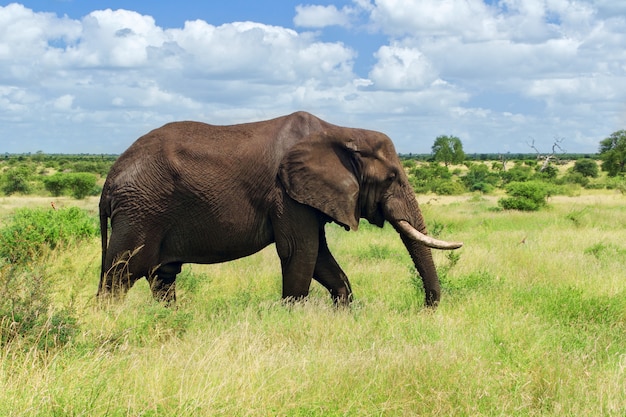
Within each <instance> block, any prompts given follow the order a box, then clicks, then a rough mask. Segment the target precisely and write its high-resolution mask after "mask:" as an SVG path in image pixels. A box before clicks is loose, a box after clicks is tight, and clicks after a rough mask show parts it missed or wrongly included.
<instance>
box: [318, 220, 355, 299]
mask: <svg viewBox="0 0 626 417" xmlns="http://www.w3.org/2000/svg"><path fill="white" fill-rule="evenodd" d="M313 277H314V278H315V280H316V281H318V282H319V283H320V284H322V285H323V286H324V287H326V289H327V290H328V291H329V292H330V295H331V297H332V299H333V301H334V303H335V305H338V306H348V305H350V303H351V302H352V288H351V286H350V281H349V280H348V276H347V275H346V274H345V272H343V270H342V269H341V267H340V266H339V264H338V263H337V261H336V260H335V258H334V257H333V255H332V254H331V253H330V249H328V244H327V242H326V233H325V231H324V228H323V227H322V228H320V232H319V251H318V255H317V261H316V263H315V270H314V272H313Z"/></svg>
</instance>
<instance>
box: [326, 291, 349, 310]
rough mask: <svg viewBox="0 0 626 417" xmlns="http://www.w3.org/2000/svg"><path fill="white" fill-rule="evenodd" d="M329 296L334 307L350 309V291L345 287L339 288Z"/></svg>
mask: <svg viewBox="0 0 626 417" xmlns="http://www.w3.org/2000/svg"><path fill="white" fill-rule="evenodd" d="M330 295H331V297H332V299H333V303H334V304H335V307H338V308H340V307H350V304H351V303H352V291H350V290H349V289H348V288H346V287H343V288H340V289H338V290H336V291H331V292H330Z"/></svg>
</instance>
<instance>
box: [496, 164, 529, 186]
mask: <svg viewBox="0 0 626 417" xmlns="http://www.w3.org/2000/svg"><path fill="white" fill-rule="evenodd" d="M532 175H533V170H532V168H531V167H529V166H522V165H515V166H514V167H513V168H511V169H509V170H508V171H503V172H501V173H500V176H501V177H502V181H504V182H505V183H511V182H523V181H530V179H531V178H532Z"/></svg>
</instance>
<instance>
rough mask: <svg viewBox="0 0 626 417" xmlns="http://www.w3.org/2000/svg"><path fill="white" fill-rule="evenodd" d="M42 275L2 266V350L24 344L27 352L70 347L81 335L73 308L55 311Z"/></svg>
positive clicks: (48, 288) (0, 280)
mask: <svg viewBox="0 0 626 417" xmlns="http://www.w3.org/2000/svg"><path fill="white" fill-rule="evenodd" d="M49 294H50V284H49V282H47V281H46V280H45V279H44V278H43V276H42V274H41V273H39V272H37V271H34V270H30V269H19V268H14V267H12V266H9V265H6V264H5V265H3V266H0V346H6V345H7V344H9V343H12V342H14V341H18V340H21V341H22V342H23V345H24V346H25V347H27V348H30V347H32V346H36V347H37V348H38V349H39V350H43V351H46V350H49V349H51V348H54V347H60V346H64V345H66V344H67V343H68V342H70V340H71V339H72V337H73V336H74V335H75V334H76V333H77V332H78V330H79V327H78V324H77V323H78V321H77V320H76V317H75V316H74V311H73V310H72V309H71V308H62V309H55V308H53V307H52V305H51V304H52V302H51V300H50V295H49Z"/></svg>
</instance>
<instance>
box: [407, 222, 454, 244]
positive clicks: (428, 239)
mask: <svg viewBox="0 0 626 417" xmlns="http://www.w3.org/2000/svg"><path fill="white" fill-rule="evenodd" d="M396 225H397V228H398V230H399V231H400V233H402V234H403V235H405V236H407V237H408V238H410V239H412V240H415V241H417V242H419V243H421V244H423V245H424V246H428V247H429V248H433V249H442V250H453V249H458V248H460V247H461V246H463V242H447V241H445V240H439V239H435V238H434V237H432V236H428V235H425V234H424V233H422V232H420V231H419V230H417V229H415V228H414V227H413V226H411V224H410V223H409V222H407V221H406V220H400V221H398V222H397V223H396Z"/></svg>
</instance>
